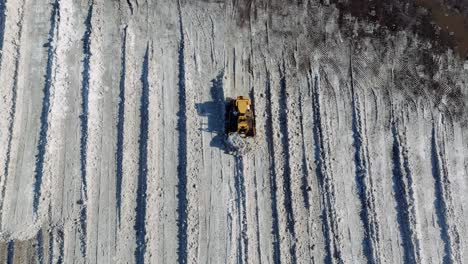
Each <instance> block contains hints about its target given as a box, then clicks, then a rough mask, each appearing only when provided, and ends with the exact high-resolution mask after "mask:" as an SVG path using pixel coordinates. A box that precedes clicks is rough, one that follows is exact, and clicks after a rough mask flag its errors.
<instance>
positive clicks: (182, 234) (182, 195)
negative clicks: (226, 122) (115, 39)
mask: <svg viewBox="0 0 468 264" xmlns="http://www.w3.org/2000/svg"><path fill="white" fill-rule="evenodd" d="M178 9H179V31H180V43H179V51H178V65H179V74H178V88H179V112H178V113H177V130H178V132H179V143H178V147H177V156H178V161H177V178H178V184H177V199H178V204H177V226H178V230H177V239H178V245H177V262H178V263H181V264H185V263H187V203H188V201H187V102H186V100H187V98H186V90H185V59H184V49H185V39H184V31H183V24H182V10H181V6H180V2H178Z"/></svg>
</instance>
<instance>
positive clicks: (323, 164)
mask: <svg viewBox="0 0 468 264" xmlns="http://www.w3.org/2000/svg"><path fill="white" fill-rule="evenodd" d="M310 74H311V73H310ZM308 83H309V84H308V85H309V86H310V85H311V84H310V79H309V77H308ZM319 89H320V86H319V80H318V76H314V83H313V86H312V93H311V97H312V110H313V121H314V122H313V129H312V133H313V139H314V159H315V165H316V168H315V174H316V176H317V180H318V183H319V185H320V189H321V193H322V203H323V209H322V215H321V218H322V232H323V236H324V240H325V257H324V263H334V262H335V261H336V262H338V263H343V259H342V257H341V250H340V247H341V243H340V239H339V234H338V225H337V216H336V210H335V201H336V198H335V188H334V186H333V182H332V178H331V177H332V175H329V171H328V166H327V159H328V157H327V156H326V149H325V144H324V141H325V139H324V135H323V130H322V117H321V106H320V90H319Z"/></svg>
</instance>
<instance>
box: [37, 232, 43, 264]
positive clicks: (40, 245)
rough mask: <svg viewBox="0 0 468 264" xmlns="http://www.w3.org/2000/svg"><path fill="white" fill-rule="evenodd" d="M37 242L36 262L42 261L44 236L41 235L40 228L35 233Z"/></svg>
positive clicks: (41, 262) (41, 263) (40, 263)
mask: <svg viewBox="0 0 468 264" xmlns="http://www.w3.org/2000/svg"><path fill="white" fill-rule="evenodd" d="M36 242H37V262H39V264H43V263H44V236H43V235H42V228H41V229H39V231H38V232H37V235H36Z"/></svg>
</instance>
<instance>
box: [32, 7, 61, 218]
mask: <svg viewBox="0 0 468 264" xmlns="http://www.w3.org/2000/svg"><path fill="white" fill-rule="evenodd" d="M59 20H60V0H55V2H54V4H53V5H52V15H51V17H50V29H49V35H48V41H47V47H48V49H47V65H46V74H45V83H44V88H43V93H44V96H43V98H42V110H41V116H40V129H39V141H38V144H37V154H36V163H35V168H34V197H33V215H34V217H35V218H36V216H37V209H38V207H39V198H40V196H41V185H42V173H43V169H44V156H45V151H46V145H47V130H48V129H49V123H48V122H49V109H50V88H51V86H52V73H53V69H52V68H53V66H54V57H55V50H56V47H55V43H54V39H55V36H56V35H57V34H58V31H59V28H58V25H57V22H58V21H59Z"/></svg>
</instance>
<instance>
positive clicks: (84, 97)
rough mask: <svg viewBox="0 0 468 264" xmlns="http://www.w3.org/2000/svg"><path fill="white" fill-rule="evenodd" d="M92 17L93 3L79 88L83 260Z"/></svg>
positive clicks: (83, 247)
mask: <svg viewBox="0 0 468 264" xmlns="http://www.w3.org/2000/svg"><path fill="white" fill-rule="evenodd" d="M92 16H93V3H92V2H91V4H90V6H89V9H88V15H87V16H86V20H85V27H86V30H85V33H84V36H83V55H84V59H83V72H82V74H83V79H82V87H81V115H80V129H81V131H80V132H81V137H80V172H81V208H80V228H79V232H80V235H79V236H80V247H81V249H80V250H81V254H82V256H83V258H86V236H87V227H86V225H87V222H86V202H87V199H88V190H87V181H86V158H87V145H88V107H89V97H88V96H89V77H90V66H89V64H90V60H91V31H92V25H91V19H92Z"/></svg>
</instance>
